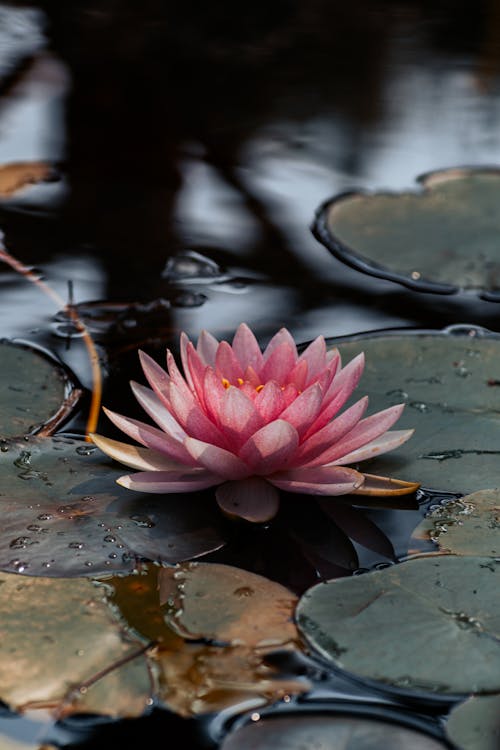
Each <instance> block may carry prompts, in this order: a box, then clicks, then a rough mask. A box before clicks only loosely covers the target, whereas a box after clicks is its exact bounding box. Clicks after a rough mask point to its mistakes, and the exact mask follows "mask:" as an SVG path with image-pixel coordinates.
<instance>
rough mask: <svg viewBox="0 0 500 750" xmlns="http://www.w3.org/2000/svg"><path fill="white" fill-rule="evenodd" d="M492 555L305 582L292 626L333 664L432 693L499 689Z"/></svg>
mask: <svg viewBox="0 0 500 750" xmlns="http://www.w3.org/2000/svg"><path fill="white" fill-rule="evenodd" d="M499 585H500V561H493V560H492V559H491V558H485V557H455V556H452V555H442V556H438V557H434V556H432V557H422V558H414V559H411V560H408V561H406V562H403V563H400V564H398V565H393V566H391V567H389V568H385V569H384V570H380V571H373V572H370V573H366V574H364V575H361V576H355V577H352V578H341V579H337V580H334V581H329V582H328V583H323V584H319V585H316V586H314V587H312V588H311V589H309V591H307V592H306V593H305V594H304V595H303V597H302V598H301V600H300V601H299V604H298V605H297V610H296V619H297V624H298V628H299V631H300V632H301V633H302V635H303V637H304V639H305V642H306V643H307V644H308V645H309V646H310V648H311V649H312V650H313V651H317V652H319V653H320V654H321V655H322V656H323V657H324V658H326V659H327V660H328V661H329V662H330V663H331V664H332V665H333V666H335V667H338V668H340V669H343V670H347V671H349V672H351V673H353V674H354V675H356V676H358V677H361V678H364V679H368V680H370V681H375V683H379V684H381V685H383V686H384V689H387V688H389V687H392V688H395V689H397V690H398V691H401V690H403V691H404V692H409V693H410V694H415V692H417V693H419V694H420V695H422V693H424V694H425V693H427V694H431V695H429V697H430V698H432V697H433V696H438V697H439V696H440V697H441V699H442V697H443V696H455V697H456V696H459V695H465V694H469V693H473V692H475V693H485V692H492V691H500V601H499V598H498V586H499Z"/></svg>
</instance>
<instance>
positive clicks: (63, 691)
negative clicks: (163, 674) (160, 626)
mask: <svg viewBox="0 0 500 750" xmlns="http://www.w3.org/2000/svg"><path fill="white" fill-rule="evenodd" d="M0 609H1V611H2V621H1V625H0V632H1V638H0V700H2V701H3V702H4V703H6V704H7V705H8V706H9V707H10V708H11V709H13V710H17V711H26V710H27V709H29V708H30V707H32V708H36V707H43V708H50V709H52V710H53V711H54V714H55V715H57V713H58V712H59V711H60V712H61V713H62V714H65V713H66V714H67V713H75V712H84V713H98V714H105V715H109V716H115V717H116V716H121V717H124V716H129V717H130V716H140V715H141V714H142V713H143V712H144V711H145V710H146V708H147V706H148V705H149V702H150V699H151V694H152V690H153V682H152V676H151V672H150V668H149V665H148V662H147V660H146V657H145V655H144V648H145V645H146V644H147V642H146V641H144V640H142V639H140V638H139V637H138V636H137V635H136V634H132V633H131V632H129V631H128V629H127V627H126V624H125V623H124V622H122V621H121V620H120V618H119V617H118V616H117V614H116V611H115V610H114V609H113V608H112V607H110V605H109V602H108V600H107V597H106V589H105V587H102V586H101V587H97V586H96V585H95V584H93V583H92V582H91V581H88V580H86V579H79V580H75V579H70V580H68V579H60V580H57V581H54V580H50V579H46V578H29V577H20V576H18V575H13V574H7V573H0Z"/></svg>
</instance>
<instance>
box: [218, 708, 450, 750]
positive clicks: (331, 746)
mask: <svg viewBox="0 0 500 750" xmlns="http://www.w3.org/2000/svg"><path fill="white" fill-rule="evenodd" d="M445 747H446V745H444V744H443V743H442V742H439V740H437V739H435V738H434V737H431V736H430V735H426V734H424V733H423V732H419V731H415V730H413V729H409V728H408V727H404V726H401V725H398V724H391V723H390V722H387V721H378V720H377V719H369V718H366V717H359V716H356V717H353V716H327V715H323V716H321V715H319V716H318V715H316V716H314V718H312V717H310V716H308V717H307V716H303V717H301V716H294V717H284V716H279V717H275V718H268V719H265V720H262V721H257V722H252V723H250V724H246V725H245V726H243V727H241V728H239V729H237V730H236V731H234V732H231V733H230V734H228V736H227V737H226V739H225V740H224V742H223V743H222V745H221V750H305V748H318V750H381V748H384V750H401V748H405V750H443V748H445Z"/></svg>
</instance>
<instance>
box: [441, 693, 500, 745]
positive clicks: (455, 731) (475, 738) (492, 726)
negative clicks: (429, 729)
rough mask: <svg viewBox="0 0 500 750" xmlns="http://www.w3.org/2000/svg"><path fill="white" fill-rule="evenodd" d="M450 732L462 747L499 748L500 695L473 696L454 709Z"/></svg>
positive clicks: (451, 736)
mask: <svg viewBox="0 0 500 750" xmlns="http://www.w3.org/2000/svg"><path fill="white" fill-rule="evenodd" d="M446 734H447V736H448V737H449V739H450V741H451V742H454V743H455V744H456V746H457V747H458V748H461V750H498V748H499V747H500V695H482V696H479V697H472V698H469V699H468V700H466V701H465V702H464V703H461V704H460V705H458V706H457V707H456V708H454V709H453V710H452V711H451V713H450V715H449V717H448V721H447V722H446Z"/></svg>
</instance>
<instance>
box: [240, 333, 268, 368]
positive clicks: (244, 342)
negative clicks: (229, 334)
mask: <svg viewBox="0 0 500 750" xmlns="http://www.w3.org/2000/svg"><path fill="white" fill-rule="evenodd" d="M233 351H234V354H235V355H236V357H237V359H238V360H239V363H240V365H241V367H242V369H243V370H245V369H246V368H247V367H248V366H250V367H252V368H253V369H254V370H255V371H256V372H259V371H260V368H261V367H262V363H263V361H264V358H263V355H262V352H261V350H260V346H259V344H258V343H257V339H256V338H255V336H254V334H253V331H252V330H251V329H250V328H249V327H248V326H247V324H246V323H241V324H240V325H239V326H238V328H237V330H236V333H235V334H234V338H233Z"/></svg>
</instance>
